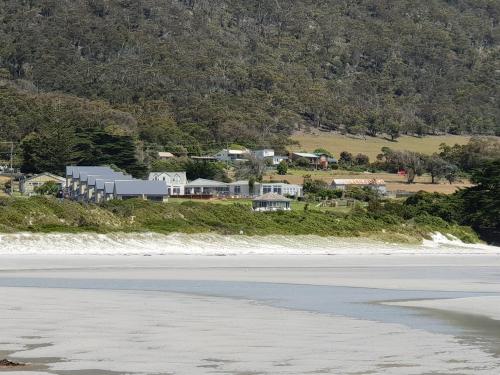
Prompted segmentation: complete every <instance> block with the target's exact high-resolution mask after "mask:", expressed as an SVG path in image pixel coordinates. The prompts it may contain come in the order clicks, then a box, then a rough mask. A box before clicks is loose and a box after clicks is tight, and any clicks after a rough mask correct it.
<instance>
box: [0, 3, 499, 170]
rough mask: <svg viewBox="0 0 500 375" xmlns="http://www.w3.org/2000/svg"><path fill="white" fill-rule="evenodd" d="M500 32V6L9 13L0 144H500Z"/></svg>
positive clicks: (226, 6)
mask: <svg viewBox="0 0 500 375" xmlns="http://www.w3.org/2000/svg"><path fill="white" fill-rule="evenodd" d="M499 17H500V2H499V1H498V0H422V1H412V0H357V1H351V0H303V1H293V0H275V1H269V0H231V1H229V0H0V140H2V139H3V140H14V141H16V142H20V141H22V140H23V139H25V138H26V137H31V138H28V140H27V141H28V142H32V144H34V145H36V142H35V143H33V142H34V140H33V137H34V136H33V133H36V134H37V136H38V137H42V138H43V137H46V138H47V139H48V140H50V139H52V138H51V135H52V134H54V132H55V133H58V135H56V136H55V137H56V138H55V139H56V142H57V140H61V139H72V138H74V137H77V136H78V134H82V129H83V131H84V129H90V128H92V129H94V130H93V131H94V132H106V133H107V134H109V135H110V136H123V137H130V138H131V139H128V138H127V139H126V141H127V142H135V143H136V145H141V146H143V147H140V148H138V149H141V150H148V149H149V148H153V149H154V148H165V149H169V150H173V151H188V152H191V153H200V152H202V151H209V150H211V149H213V148H216V147H220V145H224V144H226V142H236V143H239V144H243V145H246V146H250V147H253V146H272V147H275V148H276V149H278V150H279V149H283V147H284V146H285V145H286V144H287V142H288V135H290V134H291V133H292V132H293V131H294V130H297V129H305V128H308V127H316V128H321V129H324V130H338V131H342V132H348V133H352V134H360V133H363V134H368V135H371V136H378V135H381V134H387V135H390V136H391V137H393V138H397V136H398V135H399V134H415V135H421V136H424V135H431V134H437V133H452V134H497V135H498V134H500V125H499V124H500V121H499V113H500V110H499V108H500V106H499V103H498V97H499V87H500V85H499V77H500V74H499V69H500V68H499V66H498V61H499V59H500V49H499V39H500V34H499V27H498V22H499ZM55 128H59V129H60V128H64V129H65V130H64V131H65V132H66V133H64V134H61V133H60V130H58V131H56V130H54V129H55ZM73 136H74V137H73ZM88 138H89V137H88ZM90 138H91V137H90ZM90 138H89V139H90ZM35 141H36V140H35ZM70 143H71V142H70ZM68 147H69V146H68ZM77 159H78V158H77ZM142 160H143V158H142ZM142 160H141V161H142Z"/></svg>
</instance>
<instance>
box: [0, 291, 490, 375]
mask: <svg viewBox="0 0 500 375" xmlns="http://www.w3.org/2000/svg"><path fill="white" fill-rule="evenodd" d="M0 295H1V296H2V298H1V299H0V326H1V328H2V330H1V340H0V342H1V343H6V344H7V345H9V347H10V346H11V344H16V345H19V346H20V347H21V346H23V345H28V344H44V343H51V344H52V345H51V346H46V347H37V348H35V349H31V350H24V351H23V350H20V351H18V352H17V353H15V354H14V355H13V358H15V359H20V360H22V358H37V357H58V358H65V359H66V361H61V362H58V363H53V364H51V365H50V369H49V370H47V372H51V371H57V370H90V369H99V370H109V371H117V372H122V373H136V374H155V373H172V374H176V375H197V374H208V373H230V374H249V373H266V374H267V373H269V374H289V375H290V374H301V375H302V374H307V373H322V374H347V373H360V374H361V373H367V374H368V373H370V374H384V375H395V374H398V375H399V374H401V375H403V374H404V375H417V374H422V373H432V372H436V373H437V372H439V373H446V374H463V375H469V374H470V375H484V374H488V375H497V374H498V373H499V370H500V359H499V358H494V356H492V355H490V354H488V353H486V352H484V351H482V350H481V349H479V348H478V347H475V346H472V345H465V344H463V343H460V342H459V341H458V340H456V339H455V338H453V337H451V336H447V335H442V334H432V333H428V332H425V331H421V330H414V329H408V328H406V327H403V326H401V325H397V324H385V323H376V322H370V321H363V320H356V319H351V318H344V317H334V316H328V315H321V314H313V313H307V312H301V311H288V310H284V309H277V308H273V307H268V306H262V305H259V304H256V303H252V302H249V301H244V300H231V299H225V298H216V297H199V296H189V295H181V294H170V293H155V292H147V293H143V292H140V293H139V292H137V293H134V292H123V291H95V290H69V289H50V290H49V289H29V288H0ZM1 343H0V350H2V349H3V348H2V345H3V344H1Z"/></svg>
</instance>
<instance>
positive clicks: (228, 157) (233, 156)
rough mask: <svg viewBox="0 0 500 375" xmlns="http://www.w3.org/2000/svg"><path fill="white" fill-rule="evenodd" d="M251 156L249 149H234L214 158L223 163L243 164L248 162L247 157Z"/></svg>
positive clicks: (219, 153) (223, 151) (221, 151)
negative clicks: (242, 162)
mask: <svg viewBox="0 0 500 375" xmlns="http://www.w3.org/2000/svg"><path fill="white" fill-rule="evenodd" d="M248 155H250V151H248V150H247V149H243V150H232V149H227V148H225V149H223V150H220V151H219V152H218V153H216V154H215V155H214V157H215V158H216V159H217V160H219V161H222V162H241V161H246V160H247V159H246V157H247V156H248Z"/></svg>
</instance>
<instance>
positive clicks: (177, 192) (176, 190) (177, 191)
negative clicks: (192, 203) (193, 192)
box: [172, 187, 181, 195]
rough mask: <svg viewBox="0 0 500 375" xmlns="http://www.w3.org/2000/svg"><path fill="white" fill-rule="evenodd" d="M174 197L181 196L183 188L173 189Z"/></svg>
mask: <svg viewBox="0 0 500 375" xmlns="http://www.w3.org/2000/svg"><path fill="white" fill-rule="evenodd" d="M172 195H181V188H180V187H174V188H173V189H172Z"/></svg>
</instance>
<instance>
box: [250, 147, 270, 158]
mask: <svg viewBox="0 0 500 375" xmlns="http://www.w3.org/2000/svg"><path fill="white" fill-rule="evenodd" d="M252 154H253V156H254V157H255V158H256V159H259V160H263V159H266V158H272V157H273V156H274V150H273V149H270V148H264V149H262V150H254V151H253V152H252Z"/></svg>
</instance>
